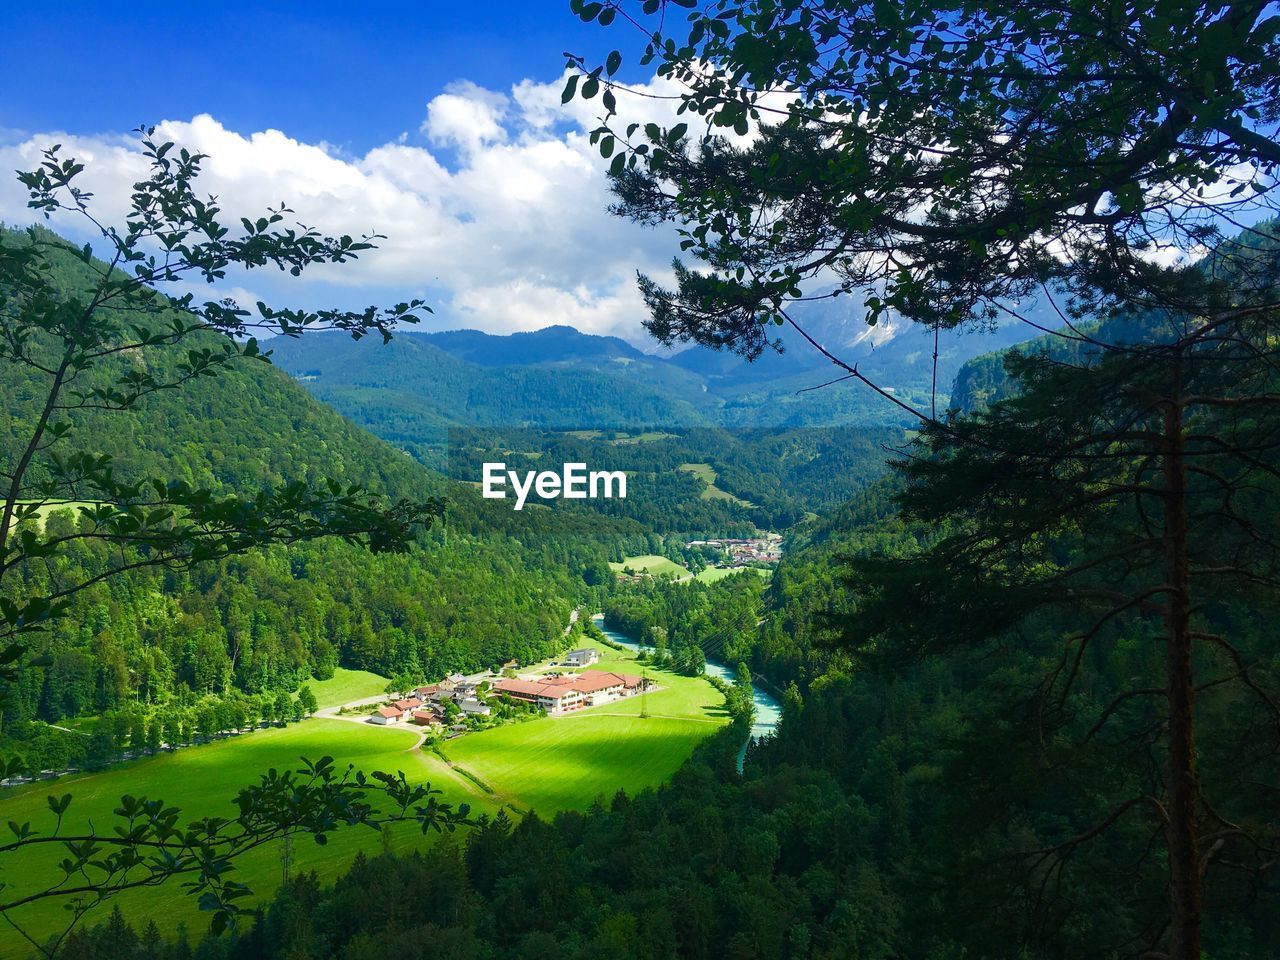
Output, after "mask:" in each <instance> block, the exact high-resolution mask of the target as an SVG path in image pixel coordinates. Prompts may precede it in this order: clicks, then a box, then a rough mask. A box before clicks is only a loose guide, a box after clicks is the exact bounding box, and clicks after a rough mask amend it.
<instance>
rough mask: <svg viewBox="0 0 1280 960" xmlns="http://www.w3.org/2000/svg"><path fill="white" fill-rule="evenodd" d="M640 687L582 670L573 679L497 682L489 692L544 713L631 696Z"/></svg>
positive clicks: (638, 682)
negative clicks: (502, 695)
mask: <svg viewBox="0 0 1280 960" xmlns="http://www.w3.org/2000/svg"><path fill="white" fill-rule="evenodd" d="M643 685H644V681H643V680H642V679H641V678H640V677H633V676H629V675H627V674H624V673H613V672H610V671H604V670H584V671H583V672H582V673H580V674H577V675H576V676H572V675H566V676H558V677H547V678H544V679H539V680H518V679H517V680H499V681H498V682H497V683H495V684H494V685H493V689H494V692H495V693H499V694H506V695H507V696H509V697H511V698H512V699H514V700H523V701H524V702H525V703H532V704H533V705H534V706H537V707H541V708H542V709H543V710H546V711H547V712H548V713H568V712H569V711H571V710H580V709H582V708H584V707H594V706H597V705H599V704H602V703H608V702H609V701H610V700H616V699H619V698H620V697H627V696H631V695H632V694H634V693H637V692H639V691H640V690H641V689H642V687H643Z"/></svg>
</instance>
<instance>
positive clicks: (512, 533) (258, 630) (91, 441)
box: [0, 234, 648, 764]
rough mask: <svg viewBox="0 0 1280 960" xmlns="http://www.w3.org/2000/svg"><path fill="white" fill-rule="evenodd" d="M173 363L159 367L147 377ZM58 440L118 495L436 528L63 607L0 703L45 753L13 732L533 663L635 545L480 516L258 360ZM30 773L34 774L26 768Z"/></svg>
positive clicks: (461, 494)
mask: <svg viewBox="0 0 1280 960" xmlns="http://www.w3.org/2000/svg"><path fill="white" fill-rule="evenodd" d="M17 240H19V237H18V235H13V234H10V235H7V236H6V238H5V242H15V241H17ZM81 268H82V265H78V263H77V261H75V260H74V259H73V258H71V257H70V256H68V257H67V258H66V260H65V262H64V263H62V264H61V265H60V268H59V271H58V275H57V277H56V279H57V282H58V285H59V287H60V288H61V290H62V292H63V293H64V295H66V296H74V295H75V291H76V289H77V286H78V284H79V283H81V282H82V277H81V275H80V274H79V273H78V269H81ZM179 359H180V358H179V356H178V355H177V354H176V353H175V352H173V351H169V352H168V353H163V352H159V351H157V352H154V353H152V354H150V355H149V360H148V362H150V363H155V364H173V365H176V364H177V363H178V361H179ZM124 362H126V363H132V362H135V361H133V360H131V359H126V360H125V361H124ZM21 369H22V368H19V367H18V366H17V365H14V364H9V365H6V366H5V368H4V370H3V375H2V376H0V397H2V398H3V402H4V404H5V417H4V420H3V426H2V427H0V448H2V449H3V454H4V456H5V457H6V458H7V459H8V460H9V462H14V461H15V460H16V458H17V455H18V450H19V447H18V445H19V444H20V443H21V442H23V435H24V431H25V430H29V428H30V426H31V424H32V423H33V422H34V417H35V415H36V410H35V408H34V403H35V401H34V400H33V399H32V397H33V396H36V395H37V394H36V391H35V390H34V389H33V387H34V383H32V382H29V381H28V380H26V379H25V378H24V376H23V375H22V374H20V373H18V372H17V371H19V370H21ZM167 372H170V373H171V372H172V371H167ZM68 422H69V424H70V427H71V432H70V433H69V434H68V437H67V439H66V441H64V442H65V443H67V444H68V445H70V444H75V445H76V447H77V448H78V449H79V450H81V451H83V452H87V453H93V454H105V455H109V456H111V457H113V458H114V461H115V464H116V469H117V471H118V472H119V474H120V475H121V476H122V477H125V478H128V479H131V480H135V479H143V478H150V477H159V478H162V479H164V480H166V481H167V480H171V479H176V480H185V481H188V482H190V483H192V484H196V485H206V486H208V487H210V488H212V489H214V490H215V491H216V490H223V491H237V492H243V493H248V492H253V491H256V490H259V489H261V488H263V487H271V486H279V485H281V484H286V483H289V482H292V481H297V480H306V481H309V482H316V481H320V480H323V479H324V478H327V477H333V478H336V479H338V480H340V481H341V482H342V483H344V484H346V483H359V484H362V485H364V486H366V487H367V488H368V489H370V490H371V491H373V492H375V493H378V494H382V495H385V496H386V497H389V498H392V499H396V498H405V499H411V500H412V499H418V500H421V499H426V498H427V497H430V496H433V495H442V494H443V495H447V496H448V501H449V502H448V508H447V515H446V522H445V526H444V528H443V529H433V530H430V531H428V532H427V533H426V534H424V535H423V536H422V537H421V541H420V544H419V546H418V549H417V550H415V551H414V552H412V553H410V554H408V555H382V556H374V555H372V554H369V553H367V552H365V551H363V550H361V549H359V548H357V547H354V546H350V545H347V544H344V543H339V542H327V541H319V542H315V543H310V544H300V545H295V546H293V547H290V548H288V549H287V550H286V549H283V548H277V549H274V550H272V551H270V552H269V553H266V554H256V555H250V556H246V557H241V558H237V559H231V560H225V561H222V562H220V563H218V564H216V565H214V566H211V567H201V568H197V569H194V570H187V571H164V570H156V569H150V570H139V571H132V572H125V573H123V574H120V575H119V576H117V577H114V578H111V579H110V580H107V581H104V582H100V583H98V584H96V585H94V586H92V587H90V588H89V589H88V590H85V591H83V592H81V593H79V594H77V595H76V596H75V598H74V600H73V603H72V607H71V609H70V610H69V612H68V615H67V616H66V617H63V618H60V619H58V620H56V621H54V623H53V625H52V626H51V628H50V630H49V631H48V632H47V633H45V634H44V635H43V636H42V637H41V638H39V639H38V640H37V641H36V642H35V648H34V651H33V652H34V655H35V657H36V660H35V663H34V664H33V665H31V666H30V668H29V669H25V670H24V671H23V672H22V675H21V679H20V680H19V681H18V683H17V685H16V687H15V688H14V689H9V690H5V691H4V693H5V694H6V695H5V696H4V697H3V699H2V700H0V724H2V726H0V733H2V734H3V735H4V736H5V737H6V738H11V739H17V740H30V738H31V737H34V736H39V737H40V738H44V737H47V736H48V735H49V734H48V731H47V728H44V727H43V725H36V726H29V725H28V721H30V720H33V719H37V718H38V719H40V720H43V721H50V722H57V721H60V720H63V719H66V718H73V717H76V716H80V715H86V714H95V713H100V712H102V711H110V710H115V709H118V708H122V707H124V706H126V705H128V706H130V707H131V708H132V707H134V706H140V707H141V708H142V709H144V710H146V711H153V712H154V711H161V710H164V709H168V708H174V709H178V708H182V709H186V708H189V707H191V706H192V705H193V704H194V703H196V702H198V701H200V700H201V699H202V698H223V699H225V698H232V699H235V698H242V697H245V696H255V697H256V696H270V695H273V694H275V693H276V692H278V691H289V692H291V691H293V690H294V689H296V688H297V686H298V684H299V683H301V682H303V681H305V680H306V679H307V678H309V677H312V676H315V677H320V678H323V677H326V676H329V675H331V674H332V672H333V669H334V667H335V666H337V665H339V664H341V665H344V666H349V667H361V668H365V669H369V670H374V671H378V672H381V673H384V674H393V673H396V672H402V671H410V672H414V673H415V674H417V673H422V672H423V671H430V672H440V671H443V670H454V669H478V668H480V667H484V666H489V665H492V664H493V663H496V662H501V661H503V660H506V659H510V658H512V657H516V658H519V659H521V660H529V659H536V658H537V657H540V656H543V655H545V654H547V653H549V652H551V651H552V650H553V649H555V648H556V646H557V645H558V644H559V643H560V642H561V637H562V633H563V630H564V627H565V623H566V621H567V618H568V614H569V610H570V608H571V607H572V606H573V602H574V600H575V599H577V598H579V597H581V596H582V594H583V592H584V591H585V590H586V589H587V587H586V584H585V583H584V581H583V579H582V572H583V570H584V569H585V568H587V567H598V566H600V565H602V564H603V562H604V560H606V559H609V558H610V557H613V556H619V557H620V556H622V555H624V554H625V553H626V552H627V551H628V550H634V549H642V548H644V547H645V546H646V545H647V542H648V541H647V539H646V536H645V533H644V531H643V530H642V529H641V528H640V527H638V525H636V524H634V523H629V522H628V521H625V520H618V521H616V522H614V521H602V520H601V519H600V518H595V519H590V518H574V517H560V516H559V515H556V514H552V513H551V512H550V511H528V512H526V513H525V514H521V515H516V514H513V513H512V511H511V510H510V509H509V508H507V509H501V508H499V507H497V506H495V505H494V504H492V503H488V502H485V501H482V500H481V499H480V498H479V496H478V495H477V494H476V493H475V492H474V491H473V490H471V489H470V488H468V487H466V486H465V485H461V484H454V483H450V482H449V481H448V480H447V479H446V478H445V477H443V476H441V475H439V474H436V473H432V472H431V471H429V470H427V469H424V468H423V467H422V466H421V465H420V464H418V463H416V462H415V461H414V460H413V459H412V458H411V457H409V456H407V455H406V454H405V453H404V452H403V451H401V450H398V449H396V448H394V447H393V446H391V445H389V444H387V443H385V442H383V441H381V440H378V439H376V438H375V437H373V436H371V435H369V434H368V433H366V432H365V431H363V430H362V429H360V428H359V427H357V426H355V425H353V424H351V423H350V422H349V421H347V420H345V419H343V418H342V417H341V416H340V415H339V414H337V413H335V412H334V411H332V410H331V409H329V408H328V407H326V406H324V405H323V404H321V403H319V402H318V401H316V400H315V399H314V398H313V397H311V396H310V395H309V394H308V393H307V392H306V391H305V390H303V389H302V388H300V387H299V386H298V385H297V384H296V383H295V382H293V381H292V379H291V378H290V377H288V376H287V375H286V374H284V373H283V372H282V371H280V370H278V369H275V368H274V367H272V366H270V365H268V364H266V363H261V362H257V361H242V362H240V363H238V364H237V365H236V366H235V367H234V368H233V369H230V370H228V371H226V372H225V373H224V374H223V375H222V376H219V377H218V378H216V379H208V378H197V379H195V380H193V381H192V382H190V383H187V384H186V385H184V386H183V388H182V389H180V390H175V391H163V392H159V393H155V394H152V395H151V396H149V397H147V398H145V399H144V400H143V401H142V402H141V403H140V404H139V405H138V407H137V408H136V409H134V410H131V411H127V412H122V413H109V414H99V413H95V412H92V411H89V412H82V411H74V412H72V413H71V414H69V416H68ZM41 522H42V523H44V524H45V525H47V527H48V528H49V529H52V530H55V531H56V530H57V529H59V528H63V527H66V528H70V527H72V526H73V525H75V524H77V523H78V522H79V518H78V508H77V506H76V505H75V504H67V505H64V506H63V507H61V508H59V507H58V506H57V505H51V506H50V508H49V509H47V510H46V511H45V513H44V517H43V519H42V521H41ZM108 550H109V547H108V546H107V545H105V544H103V543H101V542H95V541H92V540H90V541H78V542H75V543H72V544H71V545H70V547H69V549H68V550H67V551H66V552H65V553H64V554H63V555H61V556H60V557H59V558H58V560H57V561H56V562H54V563H50V564H48V565H46V566H44V567H40V566H32V567H31V568H30V569H28V570H27V571H26V579H25V581H24V582H23V583H22V584H21V585H16V584H15V586H14V587H12V588H10V589H11V590H13V591H15V593H16V592H23V591H31V592H33V593H36V592H39V591H40V590H41V589H42V588H44V587H47V586H48V585H49V584H51V583H58V582H63V581H68V580H76V579H77V578H78V577H81V578H82V577H84V576H92V575H93V574H94V572H95V571H97V570H99V569H101V568H102V567H103V565H104V563H105V561H106V558H107V557H108V556H109V553H107V552H106V551H108ZM27 749H28V752H30V751H31V750H33V749H35V748H33V747H31V746H30V745H28V748H27ZM29 759H31V760H32V761H33V762H37V764H38V761H39V758H38V757H35V756H32V757H30V758H29Z"/></svg>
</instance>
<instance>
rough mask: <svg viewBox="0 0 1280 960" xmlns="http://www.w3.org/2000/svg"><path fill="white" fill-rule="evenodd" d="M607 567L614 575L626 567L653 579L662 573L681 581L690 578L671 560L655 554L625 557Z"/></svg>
mask: <svg viewBox="0 0 1280 960" xmlns="http://www.w3.org/2000/svg"><path fill="white" fill-rule="evenodd" d="M609 566H610V567H611V568H612V569H613V571H614V572H615V573H621V572H622V571H623V570H625V569H626V568H627V567H630V568H631V569H632V570H635V571H637V572H643V573H650V574H653V575H654V576H655V577H656V576H658V575H659V574H663V573H669V574H672V575H674V576H675V577H678V578H679V579H681V580H684V579H686V578H687V577H690V576H692V574H691V573H689V571H688V570H686V569H685V568H684V567H682V566H680V564H678V563H676V562H675V561H673V560H668V559H667V558H666V557H660V556H658V555H657V554H656V553H644V554H640V555H639V556H635V557H627V558H626V559H624V560H623V561H622V562H621V563H610V564H609Z"/></svg>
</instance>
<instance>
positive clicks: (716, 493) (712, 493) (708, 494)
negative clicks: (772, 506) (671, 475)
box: [680, 463, 755, 507]
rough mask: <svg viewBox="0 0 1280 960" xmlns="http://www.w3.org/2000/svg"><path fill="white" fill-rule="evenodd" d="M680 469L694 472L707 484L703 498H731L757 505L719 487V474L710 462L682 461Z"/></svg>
mask: <svg viewBox="0 0 1280 960" xmlns="http://www.w3.org/2000/svg"><path fill="white" fill-rule="evenodd" d="M680 469H681V470H683V471H684V472H685V473H688V474H692V475H693V476H695V477H697V478H698V479H699V480H701V481H702V482H703V483H705V484H706V487H704V488H703V490H702V494H701V496H702V499H703V500H730V501H732V502H733V503H739V504H741V505H742V506H744V507H753V506H755V504H753V503H752V502H751V501H750V500H743V499H742V498H741V497H735V496H734V495H733V494H732V493H730V492H729V491H728V490H721V489H720V488H719V487H717V486H716V480H717V479H718V476H717V474H716V471H715V468H714V467H713V466H711V464H709V463H682V464H680Z"/></svg>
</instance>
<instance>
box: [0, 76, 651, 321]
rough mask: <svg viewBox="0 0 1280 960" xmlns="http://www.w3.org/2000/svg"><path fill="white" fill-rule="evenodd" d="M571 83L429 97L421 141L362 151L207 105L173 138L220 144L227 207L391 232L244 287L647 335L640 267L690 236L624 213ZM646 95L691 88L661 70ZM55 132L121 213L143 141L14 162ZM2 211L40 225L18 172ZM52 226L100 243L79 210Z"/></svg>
mask: <svg viewBox="0 0 1280 960" xmlns="http://www.w3.org/2000/svg"><path fill="white" fill-rule="evenodd" d="M562 87H563V78H561V79H558V80H556V81H554V82H552V83H538V82H535V81H530V80H525V81H522V82H521V83H519V84H516V85H515V86H514V87H512V88H511V89H510V90H509V91H505V92H504V91H493V90H486V89H484V88H481V87H478V86H476V85H475V84H473V83H469V82H462V83H457V84H452V85H450V87H448V88H447V89H446V90H445V91H444V92H443V93H441V94H440V95H439V96H437V97H435V98H434V99H432V100H431V101H430V103H428V104H427V105H426V110H425V115H424V118H423V119H422V122H421V126H420V130H419V132H420V136H419V137H401V138H398V139H397V140H396V141H393V142H389V143H386V144H383V145H380V146H377V147H375V148H373V149H370V150H368V151H367V152H365V153H363V154H362V155H351V154H348V153H344V152H340V151H338V150H336V149H335V148H333V147H332V146H330V145H328V144H325V143H307V142H304V141H301V140H298V139H296V138H294V137H291V136H289V135H288V133H287V132H284V131H280V130H264V131H256V132H241V131H236V130H232V129H229V128H228V127H226V126H225V125H224V124H223V123H221V122H220V121H219V120H217V119H215V118H214V117H212V116H210V115H208V114H201V115H198V116H196V117H193V118H191V119H190V120H167V121H165V122H163V123H161V124H159V125H158V128H157V136H158V137H160V138H163V139H167V140H173V141H175V142H176V143H179V144H181V145H182V146H185V147H187V148H188V149H191V150H195V151H199V152H201V153H205V154H207V155H208V157H209V159H208V160H207V161H206V163H205V167H204V175H203V176H202V179H201V188H202V190H204V191H205V192H208V193H210V194H215V195H217V197H218V198H219V200H220V202H221V203H222V206H223V209H224V212H225V215H226V216H227V217H228V218H238V217H240V216H249V215H255V216H256V215H258V214H259V213H260V212H261V211H262V210H263V209H264V208H266V207H268V206H276V205H279V204H280V203H282V202H287V203H288V204H289V206H290V207H291V208H292V209H293V210H294V211H295V215H296V217H297V219H298V220H299V221H301V222H303V223H306V224H308V225H310V226H313V227H316V228H317V229H320V230H322V231H325V232H327V233H349V234H352V235H358V234H362V233H368V232H373V231H376V232H377V233H380V234H385V235H386V237H387V239H386V240H383V241H380V242H379V249H378V250H377V251H375V252H372V253H369V254H366V255H365V256H364V257H363V258H361V259H360V260H359V261H358V262H357V263H355V264H348V265H343V266H340V267H334V268H325V269H322V270H317V271H314V272H312V273H311V274H309V275H308V276H306V277H304V279H303V280H302V281H292V282H289V278H287V277H283V276H281V277H277V276H268V275H267V274H266V273H265V272H255V273H253V274H251V275H248V276H244V277H241V276H237V277H234V278H231V279H230V281H229V284H228V287H229V289H230V287H231V285H233V284H243V286H246V287H248V288H249V289H252V290H255V291H261V292H262V294H263V298H264V299H268V300H269V301H270V302H286V303H302V304H304V305H320V304H322V303H323V304H328V303H331V302H337V303H341V304H343V305H351V306H354V305H357V304H359V305H363V304H364V303H367V302H375V301H378V300H380V299H384V298H385V297H387V296H394V297H395V298H397V299H398V298H402V297H409V296H420V295H423V294H426V295H427V298H428V299H429V300H430V301H431V302H432V305H433V306H434V307H436V308H437V312H438V314H439V315H440V316H441V317H443V318H444V321H443V322H444V325H446V326H453V327H458V326H472V327H477V328H480V329H484V330H489V331H492V332H509V331H514V330H533V329H538V328H541V327H544V326H547V325H549V324H553V323H569V324H572V325H574V326H576V327H579V328H580V329H582V330H585V331H588V332H592V333H612V334H618V335H622V336H627V337H629V338H631V339H633V340H636V341H637V342H642V341H643V337H644V335H643V332H642V331H641V329H640V320H641V318H642V317H643V315H644V308H643V305H642V303H641V302H640V299H639V296H638V294H637V292H636V290H635V283H634V277H635V272H636V270H637V269H640V270H644V271H646V272H656V273H658V274H660V275H661V274H662V273H663V272H664V271H665V268H666V264H667V262H668V261H669V260H670V257H671V255H672V254H673V253H674V252H675V250H676V245H675V242H674V239H673V237H672V235H671V234H670V233H665V232H659V231H653V230H648V229H645V228H641V227H638V226H635V225H633V224H629V223H627V222H625V221H622V220H620V219H618V218H616V217H613V216H612V215H611V214H609V213H608V212H607V206H608V204H609V201H610V198H609V194H608V188H607V182H606V178H605V177H604V173H603V167H604V161H603V160H601V158H600V156H599V154H598V152H597V151H596V149H595V147H593V146H592V145H591V144H590V142H589V137H588V134H589V131H590V130H591V129H592V128H593V127H595V126H596V125H597V124H598V122H599V121H598V117H597V115H598V112H599V106H598V103H585V104H584V103H582V102H580V101H575V102H574V103H572V104H570V105H568V106H564V105H561V104H560V91H561V89H562ZM643 92H645V93H648V94H651V95H655V96H657V97H662V96H670V95H671V94H672V93H674V90H671V89H668V88H667V87H666V86H665V83H664V81H658V80H655V81H654V82H653V84H651V85H650V86H649V87H648V88H644V90H643ZM620 100H621V102H622V108H623V110H624V112H626V113H627V114H628V115H629V118H630V114H632V113H633V112H634V119H636V120H639V121H641V122H645V121H648V120H656V121H660V122H667V123H671V122H674V110H675V103H674V101H672V100H669V99H655V98H652V97H635V98H631V97H620ZM632 104H634V106H635V110H634V111H632V110H631V109H630V106H631V105H632ZM53 143H61V144H63V153H64V155H67V156H75V157H77V158H79V159H81V160H82V161H84V162H85V164H86V173H85V175H84V184H83V185H84V186H85V187H87V188H88V189H90V190H92V191H93V192H94V193H95V200H94V204H95V207H94V209H95V213H97V214H99V215H100V216H101V217H102V218H105V219H106V220H107V221H109V222H119V221H120V219H121V217H122V215H123V213H124V211H125V210H126V208H127V203H128V197H129V192H130V186H131V184H132V183H133V182H135V181H136V180H138V179H139V178H140V177H142V176H144V175H145V170H146V164H145V161H144V159H143V158H142V156H141V154H140V153H139V150H138V145H137V142H136V141H135V140H133V139H131V138H129V137H127V136H123V135H116V134H109V135H88V134H83V133H57V132H43V133H36V134H30V135H26V136H24V137H23V138H22V139H20V140H18V141H17V142H11V145H8V146H0V169H9V170H13V169H15V168H17V169H31V168H32V167H34V166H35V165H36V164H38V163H39V160H40V151H41V150H42V149H43V148H45V147H46V146H49V145H51V144H53ZM0 219H3V220H4V221H6V222H8V223H10V224H16V223H25V222H29V221H30V220H31V211H29V210H28V209H27V208H26V196H25V194H24V192H23V190H22V188H21V185H20V184H18V183H17V182H16V181H15V180H12V179H8V178H5V179H0ZM53 226H54V227H55V228H56V229H60V230H64V231H66V232H68V233H69V234H73V235H74V238H75V239H84V238H85V236H84V235H83V234H80V233H78V229H79V228H78V227H77V226H76V224H75V222H74V221H71V220H61V221H55V222H54V224H53ZM217 292H218V294H219V295H222V294H223V293H225V292H227V291H217ZM375 293H376V294H377V295H376V296H374V295H373V294H375Z"/></svg>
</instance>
